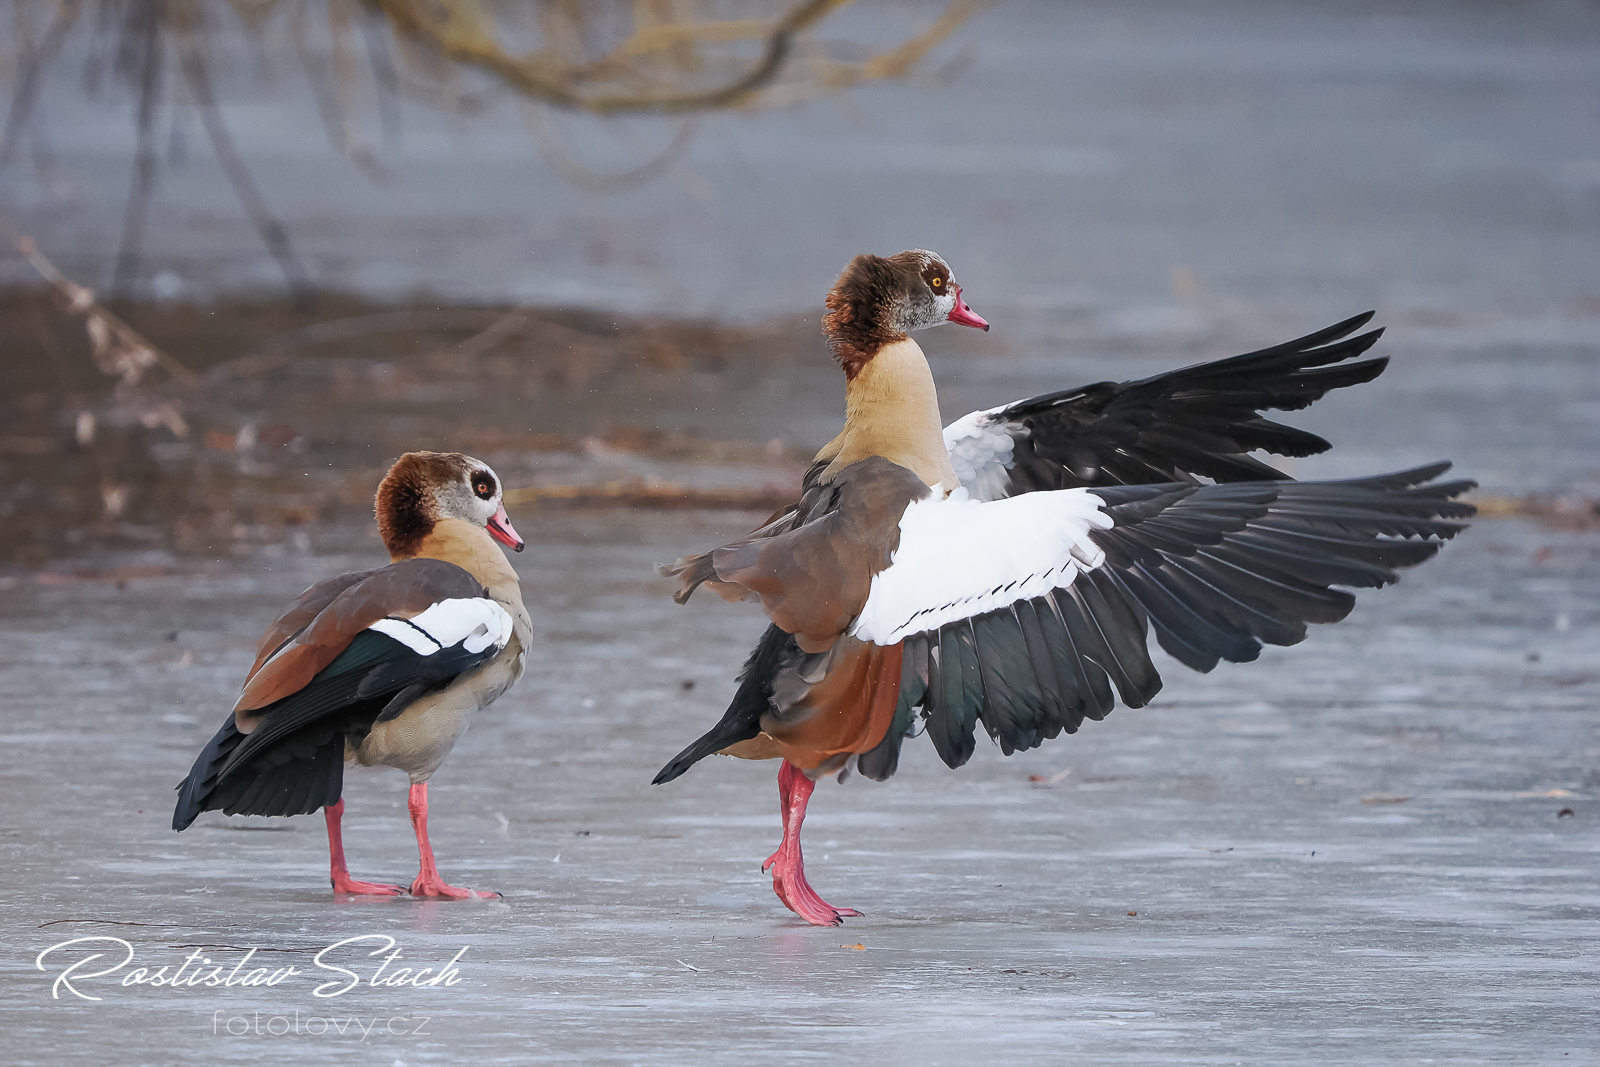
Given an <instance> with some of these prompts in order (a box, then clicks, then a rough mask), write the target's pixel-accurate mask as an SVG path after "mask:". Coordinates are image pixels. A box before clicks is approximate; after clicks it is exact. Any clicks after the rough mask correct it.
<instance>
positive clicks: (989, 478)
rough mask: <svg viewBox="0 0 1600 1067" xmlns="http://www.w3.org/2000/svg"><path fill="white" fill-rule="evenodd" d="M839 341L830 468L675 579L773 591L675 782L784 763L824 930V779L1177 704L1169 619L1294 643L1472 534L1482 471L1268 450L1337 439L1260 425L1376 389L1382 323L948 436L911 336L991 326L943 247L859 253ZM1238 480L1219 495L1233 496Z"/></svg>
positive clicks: (797, 902)
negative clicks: (1461, 473) (914, 743)
mask: <svg viewBox="0 0 1600 1067" xmlns="http://www.w3.org/2000/svg"><path fill="white" fill-rule="evenodd" d="M827 307H828V314H827V316H826V318H825V319H824V320H823V328H824V331H825V332H826V334H827V338H828V341H829V344H830V345H831V346H832V349H833V353H834V356H835V358H836V359H837V360H838V362H839V364H840V365H841V366H842V367H843V369H844V373H845V383H846V384H845V398H846V399H845V427H844V432H843V433H841V434H840V435H839V436H838V437H836V438H835V439H834V440H833V441H832V442H830V443H829V444H828V445H827V446H826V447H825V448H823V450H822V451H821V452H819V453H818V454H817V457H816V460H815V462H814V464H813V465H812V467H811V469H810V470H809V472H808V473H807V474H806V476H805V480H804V482H803V485H802V488H801V495H800V500H799V502H798V503H796V504H795V505H793V506H792V507H789V508H787V509H785V510H784V511H781V512H779V513H778V514H777V515H775V516H774V517H773V518H772V519H771V520H769V522H768V523H767V524H766V525H765V526H763V527H762V528H761V529H759V530H756V531H755V532H754V533H752V534H750V535H749V536H748V537H746V538H744V539H742V540H740V541H736V542H734V543H733V544H729V545H725V546H723V547H722V548H719V549H716V550H714V551H712V552H707V553H704V554H702V555H697V556H689V557H686V558H683V559H680V560H678V561H677V562H676V563H674V564H672V565H670V566H667V567H663V568H662V573H663V574H665V575H667V576H670V577H675V578H677V579H678V580H679V587H678V590H677V592H676V594H675V599H677V600H678V602H679V603H682V602H683V601H685V600H687V599H688V597H689V596H690V595H691V594H692V593H693V592H694V590H695V589H696V588H697V587H698V586H700V585H702V584H705V585H708V586H710V587H711V588H712V589H713V590H715V591H716V592H717V593H718V594H720V595H721V596H723V597H724V598H725V599H728V600H738V599H743V598H746V597H759V598H760V600H761V603H762V606H763V607H764V609H765V611H766V614H767V616H768V618H769V619H771V620H772V625H771V626H770V627H768V629H767V632H766V635H765V636H764V637H763V638H762V640H761V642H760V644H759V645H758V646H757V648H756V650H755V652H754V653H753V654H752V655H751V657H750V660H749V662H748V663H747V664H746V665H745V668H744V672H743V673H742V674H741V676H740V681H741V684H740V687H739V690H738V692H737V694H736V695H735V696H734V699H733V703H732V704H731V705H730V706H729V708H728V710H727V713H726V714H725V715H724V716H723V718H722V721H721V722H719V723H718V724H717V725H716V726H715V727H714V728H713V729H712V730H711V731H710V732H709V733H707V734H706V735H705V736H703V737H701V738H700V739H699V740H698V741H696V742H695V743H694V744H693V745H690V746H689V747H688V748H687V749H685V750H684V751H683V752H682V753H681V754H679V755H678V757H677V758H676V759H674V760H673V761H672V762H671V763H670V764H668V765H667V766H666V767H665V768H664V769H663V770H662V771H661V773H660V774H658V775H657V776H656V779H655V780H656V782H658V783H660V782H667V781H671V780H672V779H673V778H676V777H677V776H678V775H680V774H682V773H683V772H684V771H685V770H687V769H688V768H689V766H690V765H692V764H693V763H695V762H696V761H697V760H699V759H701V758H703V757H705V756H706V755H708V754H710V753H712V752H724V753H726V754H728V755H733V756H741V757H744V758H747V759H772V758H777V757H781V758H782V759H783V765H782V767H781V768H780V770H779V772H778V790H779V798H780V802H781V805H782V815H783V841H782V844H780V845H779V847H778V851H777V852H775V853H773V855H772V856H771V857H770V858H769V859H768V861H767V864H766V866H764V867H763V870H766V869H769V868H770V869H771V871H772V877H773V888H774V889H775V890H776V892H777V894H778V897H779V898H780V899H781V900H782V901H783V902H784V904H786V905H787V906H788V907H789V908H790V909H791V910H793V911H794V912H796V913H797V914H799V915H800V916H801V917H802V918H804V919H806V920H807V921H809V922H811V923H815V924H817V925H837V924H838V923H839V922H840V920H841V919H842V918H843V917H845V916H851V915H859V914H860V913H859V912H857V911H854V910H853V909H850V908H836V907H833V906H832V905H829V904H828V903H827V902H826V901H824V900H823V899H822V898H821V897H820V896H818V895H817V893H816V891H815V890H813V889H812V888H811V887H810V885H809V884H807V882H806V879H805V871H804V865H803V861H802V857H801V851H800V827H801V822H802V820H803V819H804V817H805V810H806V802H807V800H808V798H809V797H810V795H811V791H812V789H813V787H814V783H815V780H816V779H817V778H819V777H821V776H823V775H826V774H830V773H833V772H836V771H840V770H843V769H847V768H849V767H850V766H852V765H853V766H854V767H855V769H857V770H858V771H859V772H860V773H861V774H863V775H866V776H867V777H869V778H874V779H877V780H879V781H882V780H884V779H887V778H888V777H889V776H890V775H892V774H893V773H894V771H895V766H896V763H897V761H898V759H899V752H900V744H901V740H902V739H903V738H904V737H905V736H907V734H909V733H910V732H911V730H912V728H913V725H914V723H915V720H916V719H917V718H918V717H919V715H920V717H921V719H922V720H923V721H924V723H925V726H926V732H927V734H928V736H929V738H930V739H931V740H932V741H933V745H934V748H935V750H936V751H937V752H938V754H939V756H940V757H941V758H942V759H943V760H944V762H945V763H946V764H948V765H949V766H951V767H959V766H961V765H962V764H963V763H965V762H966V761H967V759H968V758H969V757H970V756H971V755H972V752H973V746H974V740H973V731H974V727H975V726H976V725H977V724H978V723H980V722H981V723H982V724H983V727H984V729H985V730H986V731H987V732H988V734H989V736H990V737H991V738H992V739H994V740H995V741H997V742H998V743H999V745H1000V748H1001V750H1002V751H1003V752H1005V753H1006V754H1007V755H1009V754H1011V753H1012V752H1014V751H1016V750H1018V749H1029V748H1033V747H1035V746H1037V745H1039V744H1040V743H1041V742H1043V741H1044V740H1045V739H1047V738H1053V737H1055V736H1057V735H1058V734H1060V733H1061V732H1062V731H1066V732H1067V733H1074V732H1076V731H1077V729H1078V726H1079V724H1081V723H1082V722H1083V720H1084V719H1085V718H1089V719H1101V718H1104V717H1105V715H1106V713H1107V712H1109V711H1110V710H1111V708H1112V706H1113V698H1112V692H1113V689H1114V690H1115V692H1116V693H1117V695H1119V696H1120V697H1121V698H1122V702H1123V703H1124V704H1126V705H1127V706H1129V707H1134V708H1137V707H1142V706H1143V705H1145V704H1146V703H1147V702H1149V700H1150V699H1151V698H1152V697H1154V696H1155V694H1156V692H1157V691H1158V690H1159V689H1160V688H1161V679H1160V676H1159V675H1157V673H1156V670H1155V668H1154V666H1152V664H1151V662H1150V656H1149V653H1148V651H1147V649H1146V638H1147V631H1148V629H1150V628H1154V630H1155V633H1156V638H1157V640H1158V641H1160V643H1161V646H1162V647H1163V648H1165V649H1166V650H1167V651H1168V652H1170V653H1171V654H1172V655H1173V656H1175V657H1176V658H1177V659H1178V660H1180V661H1181V662H1183V663H1184V664H1186V665H1188V666H1190V667H1192V668H1194V669H1196V670H1199V671H1209V670H1211V668H1213V667H1214V666H1216V664H1217V662H1218V661H1219V660H1222V659H1226V660H1229V661H1231V662H1235V663H1237V662H1244V661H1248V660H1253V659H1255V658H1256V656H1257V655H1258V654H1259V653H1260V650H1261V645H1262V642H1266V643H1269V644H1276V645H1292V644H1295V643H1296V642H1298V641H1300V640H1302V639H1303V638H1304V637H1305V635H1306V624H1307V623H1308V622H1336V621H1338V620H1339V619H1342V618H1344V616H1345V615H1347V614H1348V613H1349V612H1350V610H1351V608H1352V606H1353V605H1354V598H1353V597H1352V595H1351V594H1350V593H1347V592H1344V591H1342V590H1336V589H1333V588H1331V586H1334V585H1342V586H1355V587H1375V586H1382V585H1386V584H1388V583H1389V582H1392V581H1395V580H1396V577H1397V575H1396V574H1395V568H1398V567H1409V566H1414V565H1416V564H1418V563H1421V562H1422V561H1423V560H1425V559H1428V558H1429V557H1430V556H1432V555H1433V554H1434V553H1435V552H1437V551H1438V550H1439V547H1440V545H1441V543H1442V542H1443V541H1444V540H1446V539H1448V538H1450V537H1452V536H1454V535H1455V534H1456V533H1457V532H1459V531H1460V530H1462V529H1464V528H1465V524H1464V523H1463V522H1462V521H1460V520H1463V519H1465V518H1467V517H1469V516H1471V515H1472V514H1473V510H1474V509H1473V508H1472V507H1471V506H1470V505H1466V504H1460V503H1455V502H1453V500H1454V498H1455V497H1456V496H1458V495H1460V494H1461V493H1463V492H1465V491H1466V490H1467V489H1469V488H1471V487H1472V485H1473V483H1471V482H1465V481H1458V482H1448V483H1443V484H1440V483H1436V482H1433V479H1434V478H1436V477H1438V476H1439V475H1440V474H1442V473H1443V472H1444V471H1445V470H1447V469H1448V468H1449V464H1447V463H1441V464H1437V465H1434V466H1430V467H1423V468H1418V469H1416V470H1411V471H1404V472H1401V473H1398V474H1391V475H1385V476H1381V477H1376V478H1365V479H1357V480H1353V481H1342V482H1295V481H1293V480H1291V479H1289V478H1288V476H1287V475H1284V474H1283V473H1281V472H1279V471H1277V470H1275V469H1274V468H1272V467H1270V466H1268V465H1266V464H1264V463H1262V462H1260V461H1258V460H1256V459H1253V458H1251V457H1250V456H1248V455H1246V453H1247V452H1249V451H1251V450H1254V449H1263V450H1266V451H1269V452H1273V453H1277V454H1280V455H1290V456H1305V455H1311V454H1314V453H1317V452H1321V451H1323V450H1325V449H1327V448H1328V447H1329V445H1328V443H1327V442H1326V441H1324V440H1322V439H1321V438H1318V437H1315V436H1313V435H1311V434H1308V433H1305V432H1303V431H1300V430H1295V429H1291V428H1289V427H1287V426H1282V425H1279V424H1276V423H1273V422H1270V421H1267V420H1266V419H1263V418H1262V417H1261V412H1262V411H1263V410H1267V409H1278V410H1292V409H1297V408H1301V407H1305V406H1306V405H1308V404H1310V403H1312V402H1313V401H1315V400H1317V399H1318V398H1319V397H1321V396H1322V395H1323V394H1324V393H1325V392H1327V391H1328V390H1330V389H1335V388H1340V387H1343V386H1348V385H1354V384H1357V383H1359V382H1366V381H1370V380H1371V379H1372V378H1374V377H1376V376H1377V375H1378V374H1379V373H1380V372H1381V371H1382V370H1383V368H1384V365H1385V363H1386V361H1385V360H1382V359H1372V360H1365V361H1360V362H1354V363H1351V362H1346V361H1348V360H1350V359H1351V358H1352V357H1354V356H1358V355H1360V354H1361V353H1363V352H1365V351H1366V350H1367V349H1368V348H1369V347H1371V345H1372V344H1373V342H1374V341H1376V340H1377V338H1378V336H1379V333H1380V332H1381V331H1377V330H1374V331H1371V332H1369V333H1366V334H1362V335H1360V336H1357V337H1349V336H1348V335H1350V334H1352V333H1354V332H1355V331H1356V330H1357V329H1359V328H1360V327H1361V326H1363V325H1365V324H1366V322H1367V321H1368V320H1369V319H1370V318H1371V315H1370V314H1368V315H1362V316H1358V317H1356V318H1353V319H1350V320H1348V321H1346V322H1342V323H1340V324H1338V325H1337V326H1332V327H1330V328H1328V329H1326V330H1323V331H1321V332H1320V333H1316V334H1312V335H1310V336H1308V337H1303V338H1300V339H1299V340H1297V341H1290V342H1288V343H1287V344H1283V345H1279V346H1277V347H1276V348H1269V349H1266V350H1263V351H1261V352H1253V353H1250V354H1248V355H1243V356H1238V357H1235V358H1233V359H1227V360H1222V361H1219V362H1215V363H1208V364H1203V365H1200V366H1196V367H1190V368H1188V369H1185V370H1179V371H1174V372H1172V373H1169V374H1163V375H1159V376H1156V377H1153V378H1147V379H1145V380H1143V381H1137V382H1127V383H1123V384H1120V385H1119V384H1113V383H1109V382H1105V383H1101V384H1098V385H1091V386H1086V387H1084V388H1081V389H1072V390H1066V391H1063V392H1058V393H1050V394H1047V395H1045V396H1039V397H1034V398H1032V399H1029V400H1023V401H1020V402H1018V403H1015V404H1011V405H1008V406H1005V407H1001V408H995V409H993V410H990V411H978V412H973V413H972V414H969V415H967V416H965V417H964V418H961V419H959V420H957V421H956V422H954V423H952V424H951V425H950V426H949V427H947V428H945V429H943V430H941V428H940V420H939V407H938V400H937V397H936V396H935V393H934V387H933V376H932V375H931V373H930V372H929V370H928V363H927V360H926V359H925V358H924V357H923V354H922V350H921V349H920V348H918V347H917V344H916V342H915V341H913V340H911V338H910V337H909V336H908V334H910V333H911V331H913V330H918V329H923V328H926V327H930V326H937V325H939V324H941V323H943V322H947V321H948V322H955V323H960V324H962V325H966V326H973V327H978V328H981V329H984V330H987V329H988V323H986V322H984V320H983V319H981V318H979V317H978V316H977V315H976V314H975V313H974V312H973V311H972V310H971V309H970V308H968V307H967V305H966V302H965V301H964V300H963V299H962V297H961V289H960V287H959V286H957V285H956V284H955V282H954V281H953V280H952V278H951V274H950V268H949V267H948V266H947V265H946V264H945V262H944V261H943V260H942V259H940V258H939V257H938V256H936V255H934V254H933V253H932V252H928V251H921V250H918V251H910V252H902V253H900V254H899V255H896V256H891V257H889V258H887V259H884V258H880V257H878V256H870V255H865V256H857V257H856V258H855V259H854V260H852V261H851V263H850V264H849V266H848V267H846V268H845V271H844V273H843V274H841V275H840V276H839V279H838V281H837V282H836V283H835V285H834V287H833V290H832V292H830V293H829V294H828V300H827ZM1211 483H1215V484H1211Z"/></svg>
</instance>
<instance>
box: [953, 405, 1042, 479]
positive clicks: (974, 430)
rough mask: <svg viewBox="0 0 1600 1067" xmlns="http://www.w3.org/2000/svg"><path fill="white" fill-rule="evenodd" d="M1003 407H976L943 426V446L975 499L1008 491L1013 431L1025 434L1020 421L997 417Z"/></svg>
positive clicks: (1013, 440)
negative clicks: (986, 409) (982, 409)
mask: <svg viewBox="0 0 1600 1067" xmlns="http://www.w3.org/2000/svg"><path fill="white" fill-rule="evenodd" d="M1003 410H1005V409H1004V408H1003V407H999V408H990V409H989V410H988V411H974V412H971V413H970V414H967V415H963V416H962V417H961V418H959V419H957V420H956V421H955V422H952V423H951V424H950V425H949V426H946V427H945V428H944V448H945V451H946V452H948V453H950V466H951V467H953V468H955V472H956V477H958V478H960V479H961V484H962V485H963V486H965V487H966V489H967V491H968V492H969V493H971V494H972V499H974V500H999V499H1000V498H1001V497H1003V496H1004V495H1005V489H1006V480H1007V477H1008V476H1007V474H1006V472H1007V471H1009V470H1010V469H1011V463H1012V457H1011V452H1012V449H1013V448H1014V447H1015V445H1016V441H1015V438H1014V436H1013V435H1014V434H1026V433H1027V432H1028V431H1027V428H1026V427H1024V426H1022V425H1021V424H1019V423H1010V422H1004V421H1001V420H999V419H996V418H995V414H996V412H999V411H1003Z"/></svg>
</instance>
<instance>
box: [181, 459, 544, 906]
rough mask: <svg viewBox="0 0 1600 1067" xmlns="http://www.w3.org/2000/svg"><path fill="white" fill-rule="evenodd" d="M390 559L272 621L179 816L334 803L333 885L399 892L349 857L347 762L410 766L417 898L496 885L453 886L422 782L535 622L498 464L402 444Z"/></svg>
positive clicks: (387, 517) (343, 889) (389, 510)
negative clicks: (510, 555) (355, 872)
mask: <svg viewBox="0 0 1600 1067" xmlns="http://www.w3.org/2000/svg"><path fill="white" fill-rule="evenodd" d="M376 511H377V518H378V532H379V533H380V534H381V535H382V537H383V543H384V546H385V547H386V548H388V550H389V558H390V560H391V562H390V564H389V565H388V566H387V567H380V568H378V569H376V570H369V571H353V572H351V573H348V574H341V575H339V576H338V577H336V578H329V579H328V580H327V581H323V582H318V583H317V584H316V585H314V586H312V587H311V588H310V589H307V590H306V591H305V592H304V593H301V594H300V597H299V599H297V600H296V601H295V602H294V603H293V604H290V605H289V607H288V610H286V611H285V612H284V613H283V614H282V615H280V616H279V617H278V619H277V621H276V622H274V623H273V624H272V625H271V626H269V627H268V628H267V632H266V635H265V636H264V637H262V639H261V644H260V646H259V647H258V648H257V651H256V661H255V665H254V666H252V667H251V668H250V673H249V674H248V675H246V677H245V683H244V692H243V693H242V694H241V695H240V697H239V701H238V703H236V704H235V705H234V707H233V711H232V712H230V713H229V715H228V718H227V720H226V721H225V722H224V723H223V724H222V729H220V730H218V731H217V735H216V736H215V737H213V738H212V739H211V743H210V744H208V745H207V746H206V747H205V750H204V751H202V752H201V753H200V758H199V759H197V760H195V763H194V767H193V769H192V770H190V771H189V777H188V778H187V779H185V780H184V781H183V783H182V784H180V785H179V786H178V789H179V790H180V795H179V797H178V806H177V809H176V810H175V811H174V812H173V814H172V828H173V829H174V830H182V829H184V828H185V827H187V826H188V825H189V824H190V823H192V822H194V820H195V817H196V816H197V815H199V814H200V813H201V812H202V811H215V810H221V811H223V812H224V813H226V814H228V815H304V814H308V813H310V812H313V811H316V810H317V809H318V808H322V809H324V813H325V815H326V818H327V824H328V854H329V866H330V872H331V881H332V883H333V889H334V892H336V893H369V894H380V895H381V894H397V893H404V892H406V890H405V889H403V888H402V887H400V886H397V885H384V884H379V883H374V882H359V881H356V880H354V879H352V878H351V877H350V872H349V871H348V869H347V868H346V866H345V859H344V845H343V839H342V837H341V834H340V820H341V818H342V816H343V815H344V801H343V799H341V796H340V794H341V792H342V789H343V785H344V764H345V762H346V761H351V762H354V763H359V764H362V765H363V766H385V767H396V768H398V769H400V770H402V771H405V772H406V773H407V774H409V775H410V776H411V793H410V797H409V805H408V806H409V808H410V811H411V823H412V827H413V828H414V829H415V831H416V835H417V852H418V854H419V856H420V858H421V871H420V872H419V873H418V875H417V877H416V880H415V881H414V882H412V883H411V890H410V891H411V893H412V894H413V895H415V896H427V897H449V898H452V899H462V898H467V897H492V896H498V894H496V893H490V892H482V891H479V890H473V889H462V888H458V887H456V886H452V885H446V884H445V882H444V880H443V879H441V878H440V877H439V870H438V868H437V866H436V865H435V863H434V858H433V848H432V846H431V845H430V844H429V841H428V779H429V777H431V776H432V774H433V772H434V771H435V770H437V769H438V768H439V765H440V764H441V763H443V762H444V758H445V757H446V756H448V755H449V754H450V750H451V749H452V748H454V747H455V743H456V741H457V740H458V739H459V738H460V737H461V735H462V733H463V732H464V731H465V730H466V728H467V723H468V720H469V718H470V717H471V715H472V713H473V712H475V711H477V710H478V709H480V708H483V707H487V706H488V705H489V704H491V703H493V702H494V700H495V699H496V698H497V697H499V696H500V694H501V693H504V692H505V691H506V690H507V689H509V688H510V687H511V685H512V684H513V683H514V682H516V680H517V679H518V678H519V677H521V675H522V668H523V664H524V661H525V660H526V657H527V648H528V642H529V638H530V637H531V636H532V624H531V622H530V621H529V619H528V611H527V609H526V608H524V607H523V605H522V593H521V590H520V589H519V588H518V585H517V574H516V572H515V571H514V570H512V569H511V565H510V564H509V563H508V562H507V561H506V557H505V554H504V553H503V552H502V551H501V550H500V549H499V548H497V547H496V546H495V543H494V542H495V541H499V542H500V543H501V544H503V545H507V546H509V547H510V548H512V549H515V550H516V551H518V552H521V551H522V545H523V542H522V538H520V537H518V536H517V532H516V530H514V529H512V526H511V520H510V519H509V518H507V516H506V509H505V505H504V503H502V501H501V486H500V480H499V478H497V477H496V476H495V473H494V471H493V470H491V469H490V468H489V465H488V464H486V463H483V462H481V461H479V460H476V459H473V458H472V457H470V456H463V455H461V454H459V453H455V452H408V453H406V454H405V455H404V456H401V457H400V459H399V460H397V461H396V462H395V464H394V466H393V467H391V468H389V473H388V474H387V475H385V476H384V479H383V482H382V483H381V484H380V485H379V486H378V495H377V502H376Z"/></svg>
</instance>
